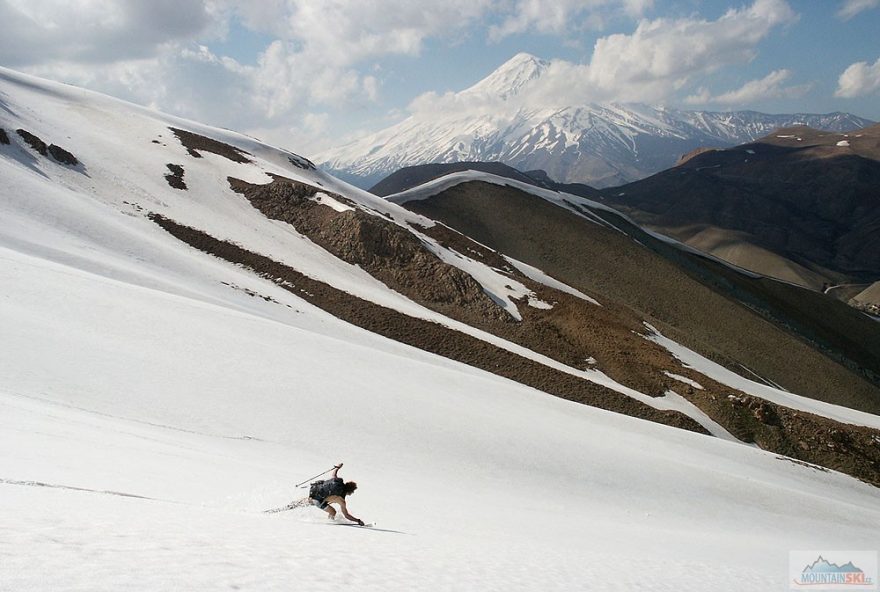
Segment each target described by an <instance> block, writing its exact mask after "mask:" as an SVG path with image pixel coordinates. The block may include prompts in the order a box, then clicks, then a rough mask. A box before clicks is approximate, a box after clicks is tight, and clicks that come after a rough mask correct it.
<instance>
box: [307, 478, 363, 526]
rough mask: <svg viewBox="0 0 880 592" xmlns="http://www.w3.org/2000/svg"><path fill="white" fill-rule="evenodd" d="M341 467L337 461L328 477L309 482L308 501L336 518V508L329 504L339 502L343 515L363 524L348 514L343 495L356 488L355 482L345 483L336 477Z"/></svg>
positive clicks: (352, 491)
mask: <svg viewBox="0 0 880 592" xmlns="http://www.w3.org/2000/svg"><path fill="white" fill-rule="evenodd" d="M341 468H342V463H339V464H338V465H336V466H335V467H333V473H331V475H330V478H329V479H326V480H322V481H315V482H314V483H312V484H311V486H310V487H309V503H310V504H312V505H313V506H317V507H318V508H321V509H322V510H324V511H325V512H327V513H328V514H329V515H330V518H331V519H333V518H336V509H335V508H334V507H333V506H331V505H330V504H339V508H340V509H341V510H342V515H343V516H345V517H346V518H348V519H349V520H351V521H352V522H357V523H358V524H359V525H360V526H363V525H364V521H363V520H361V519H360V518H355V517H354V516H352V515H351V514H349V513H348V508H347V507H346V505H345V497H346V496H348V495H351V494H352V493H354V490H355V489H357V483H355V482H354V481H349V482H347V483H345V482H343V480H342V479H341V478H340V477H337V473H339V469H341Z"/></svg>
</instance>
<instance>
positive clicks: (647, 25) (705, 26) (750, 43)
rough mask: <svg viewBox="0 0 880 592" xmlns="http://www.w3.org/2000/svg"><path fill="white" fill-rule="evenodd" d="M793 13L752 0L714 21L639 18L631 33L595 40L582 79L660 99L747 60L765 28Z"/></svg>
mask: <svg viewBox="0 0 880 592" xmlns="http://www.w3.org/2000/svg"><path fill="white" fill-rule="evenodd" d="M795 18H796V15H795V13H794V12H793V11H792V10H791V8H790V7H789V5H788V4H787V3H786V2H785V1H784V0H755V2H754V3H753V4H752V5H751V6H750V7H748V8H742V9H739V10H729V11H728V12H726V13H725V14H724V15H722V16H721V17H720V18H719V19H718V20H715V21H707V20H702V19H692V18H690V19H674V20H672V19H656V20H653V21H648V20H644V21H642V22H640V23H639V25H638V27H637V28H636V31H635V32H634V33H633V34H631V35H623V34H617V35H611V36H608V37H604V38H601V39H599V40H598V41H596V45H595V48H594V50H593V56H592V58H591V60H590V63H589V65H588V75H589V76H588V82H589V85H591V86H594V87H596V88H597V89H599V90H600V91H603V92H604V94H606V95H607V96H614V97H616V98H617V99H619V100H636V101H650V100H657V99H662V98H663V97H668V96H670V95H671V94H672V93H673V92H674V91H677V90H679V89H680V88H682V87H683V86H684V85H685V84H686V83H687V82H688V81H689V80H691V79H692V78H694V77H695V76H698V75H702V74H707V73H711V72H714V71H716V70H719V69H720V68H722V67H724V66H729V65H731V64H739V63H743V62H747V61H749V60H751V59H752V58H753V57H754V56H755V52H756V46H757V45H758V43H759V42H760V41H761V40H762V39H764V38H765V37H766V36H767V35H768V34H769V33H770V31H771V30H773V29H774V28H775V27H777V26H779V25H782V24H785V23H789V22H792V21H793V20H794V19H795Z"/></svg>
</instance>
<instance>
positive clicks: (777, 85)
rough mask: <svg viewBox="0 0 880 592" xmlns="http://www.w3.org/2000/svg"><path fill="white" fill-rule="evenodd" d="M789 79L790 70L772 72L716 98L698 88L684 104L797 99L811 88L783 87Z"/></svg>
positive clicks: (726, 103) (730, 103) (799, 86)
mask: <svg viewBox="0 0 880 592" xmlns="http://www.w3.org/2000/svg"><path fill="white" fill-rule="evenodd" d="M789 78H791V71H790V70H774V71H773V72H770V73H769V74H768V75H767V76H765V77H763V78H758V79H756V80H750V81H749V82H746V83H745V84H743V85H742V86H741V87H739V88H738V89H736V90H731V91H728V92H726V93H722V94H720V95H717V96H713V95H712V94H711V93H710V92H709V91H708V90H707V89H706V88H700V89H698V91H697V92H696V93H695V94H692V95H690V96H688V97H687V98H686V99H685V100H684V102H685V103H687V104H690V105H705V104H709V103H715V104H718V105H746V104H749V103H756V102H758V101H763V100H767V99H779V98H789V99H793V98H799V97H802V96H803V95H804V94H806V93H807V92H808V91H809V90H810V88H812V87H811V85H809V84H805V85H798V86H784V85H783V83H784V82H785V81H787V80H788V79H789Z"/></svg>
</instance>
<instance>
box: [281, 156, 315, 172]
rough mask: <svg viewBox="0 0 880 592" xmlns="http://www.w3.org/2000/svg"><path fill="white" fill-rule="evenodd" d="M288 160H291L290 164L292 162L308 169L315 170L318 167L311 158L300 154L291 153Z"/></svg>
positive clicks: (298, 166) (296, 165)
mask: <svg viewBox="0 0 880 592" xmlns="http://www.w3.org/2000/svg"><path fill="white" fill-rule="evenodd" d="M287 160H289V161H290V164H292V165H293V166H295V167H297V168H300V169H303V170H306V171H314V170H316V169H317V168H318V167H316V166H315V163H313V162H312V161H311V160H309V159H308V158H304V157H302V156H300V155H299V154H291V155H290V156H288V157H287Z"/></svg>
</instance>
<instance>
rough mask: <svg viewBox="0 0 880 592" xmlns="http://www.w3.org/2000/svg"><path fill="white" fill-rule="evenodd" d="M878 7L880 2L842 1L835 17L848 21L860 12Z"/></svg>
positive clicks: (871, 0) (873, 0)
mask: <svg viewBox="0 0 880 592" xmlns="http://www.w3.org/2000/svg"><path fill="white" fill-rule="evenodd" d="M878 6H880V0H844V1H843V3H842V5H841V7H840V9H839V10H838V11H837V17H838V18H840V19H843V20H845V21H848V20H849V19H851V18H852V17H854V16H855V15H857V14H859V13H860V12H862V11H865V10H869V9H871V8H877V7H878Z"/></svg>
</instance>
